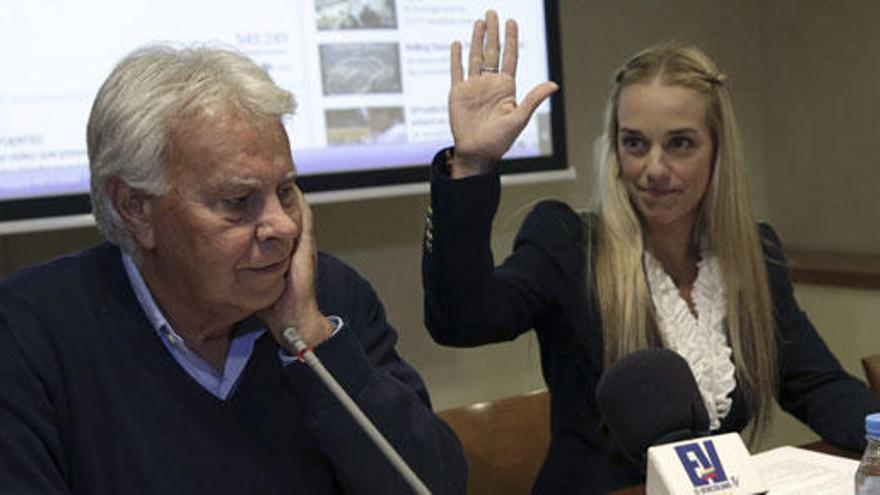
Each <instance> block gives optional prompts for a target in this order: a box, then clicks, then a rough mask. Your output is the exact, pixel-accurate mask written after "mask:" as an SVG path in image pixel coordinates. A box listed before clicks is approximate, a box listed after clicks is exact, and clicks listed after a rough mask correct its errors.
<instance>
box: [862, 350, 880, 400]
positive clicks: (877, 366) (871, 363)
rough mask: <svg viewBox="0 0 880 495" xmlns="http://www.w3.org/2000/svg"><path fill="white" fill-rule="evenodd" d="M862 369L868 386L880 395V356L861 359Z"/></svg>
mask: <svg viewBox="0 0 880 495" xmlns="http://www.w3.org/2000/svg"><path fill="white" fill-rule="evenodd" d="M862 368H864V370H865V378H867V379H868V386H870V387H871V390H873V391H874V392H876V393H880V354H873V355H871V356H866V357H863V358H862Z"/></svg>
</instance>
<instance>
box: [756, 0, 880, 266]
mask: <svg viewBox="0 0 880 495" xmlns="http://www.w3.org/2000/svg"><path fill="white" fill-rule="evenodd" d="M763 17H764V21H763V22H764V26H765V33H766V34H765V36H766V45H765V47H764V50H765V52H766V57H767V60H768V61H772V63H769V64H767V67H766V70H765V77H766V81H767V83H766V90H767V91H766V96H765V98H764V101H765V104H766V108H767V119H766V136H765V140H766V142H767V143H768V146H767V148H766V150H767V152H766V155H765V157H766V159H765V163H766V167H767V170H768V178H769V180H770V185H771V191H772V194H771V195H770V196H769V198H768V199H769V204H770V212H771V215H772V217H773V220H774V223H775V224H776V226H777V228H778V229H779V231H780V233H781V235H782V236H783V237H782V238H783V240H784V241H786V242H787V243H788V244H789V245H792V246H798V247H801V248H812V249H818V250H825V251H851V252H863V253H872V254H878V253H880V207H878V206H877V192H878V187H880V146H878V142H880V138H878V132H880V91H878V88H880V69H878V64H877V61H878V60H880V2H876V1H873V0H842V1H837V2H826V1H819V0H808V1H804V0H773V1H769V2H765V3H764V16H763Z"/></svg>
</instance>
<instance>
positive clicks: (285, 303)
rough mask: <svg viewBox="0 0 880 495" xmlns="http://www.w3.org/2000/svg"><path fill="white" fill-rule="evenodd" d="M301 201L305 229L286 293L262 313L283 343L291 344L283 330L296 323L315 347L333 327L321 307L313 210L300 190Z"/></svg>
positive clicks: (306, 339) (291, 266) (292, 263)
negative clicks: (317, 288)
mask: <svg viewBox="0 0 880 495" xmlns="http://www.w3.org/2000/svg"><path fill="white" fill-rule="evenodd" d="M297 200H298V202H299V210H300V214H301V215H302V231H301V232H300V236H299V239H297V241H296V245H295V246H294V248H293V255H292V256H291V259H290V268H289V269H288V272H287V276H286V283H285V286H284V292H283V293H282V294H281V297H280V298H279V299H278V300H277V301H276V302H275V304H273V305H272V306H271V307H269V308H267V309H265V310H263V311H261V312H260V313H259V314H258V316H259V317H260V318H262V319H263V321H265V322H266V323H267V324H268V325H269V329H270V330H271V331H272V334H273V335H274V336H275V340H277V341H278V342H279V343H280V344H281V345H282V346H284V347H287V344H286V342H285V340H284V339H283V338H282V333H283V332H284V329H286V328H287V327H291V326H292V327H295V328H296V329H297V331H298V332H299V334H300V336H302V338H303V340H304V341H305V342H306V344H308V345H309V346H312V347H315V346H317V345H318V344H320V343H321V342H323V341H325V340H326V339H327V338H328V337H329V336H330V334H331V333H332V332H333V326H332V324H331V323H330V322H329V321H327V318H326V317H325V316H324V315H323V314H322V313H321V310H320V309H319V308H318V300H317V297H316V294H315V272H316V270H317V264H318V250H317V248H316V247H315V235H314V224H313V222H312V210H311V208H309V205H308V203H306V200H305V195H304V194H303V193H302V191H300V190H299V189H297Z"/></svg>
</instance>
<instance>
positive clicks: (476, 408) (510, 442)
mask: <svg viewBox="0 0 880 495" xmlns="http://www.w3.org/2000/svg"><path fill="white" fill-rule="evenodd" d="M438 415H439V416H440V417H441V418H442V419H443V420H444V421H446V423H447V424H449V426H450V427H452V429H453V430H455V432H456V433H457V434H458V438H459V439H460V440H461V443H462V446H463V447H464V453H465V457H467V460H468V467H469V477H468V493H469V494H471V495H484V494H486V495H490V494H491V495H494V494H498V493H503V494H509V495H516V494H523V495H526V494H529V493H531V490H532V485H533V484H534V483H535V478H536V477H537V476H538V471H539V470H540V469H541V465H542V464H543V463H544V458H545V457H546V456H547V449H548V446H549V445H550V396H549V394H548V393H547V391H546V390H539V391H535V392H531V393H528V394H523V395H517V396H513V397H506V398H503V399H498V400H494V401H490V402H481V403H477V404H472V405H469V406H464V407H459V408H455V409H447V410H446V411H440V412H439V413H438Z"/></svg>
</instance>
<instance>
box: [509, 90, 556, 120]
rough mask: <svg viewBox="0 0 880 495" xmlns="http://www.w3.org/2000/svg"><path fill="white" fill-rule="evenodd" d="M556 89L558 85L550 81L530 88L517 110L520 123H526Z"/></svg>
mask: <svg viewBox="0 0 880 495" xmlns="http://www.w3.org/2000/svg"><path fill="white" fill-rule="evenodd" d="M558 89H559V85H558V84H556V83H555V82H552V81H547V82H542V83H541V84H539V85H537V86H535V87H534V88H532V90H531V91H529V93H528V94H527V95H526V96H525V98H523V101H522V102H521V103H520V104H519V107H518V108H517V111H518V112H520V115H519V118H520V119H521V120H522V122H523V123H525V122H528V120H529V118H531V116H532V113H534V111H535V109H537V108H538V105H540V104H541V102H543V101H544V100H546V99H547V98H549V97H550V95H552V94H553V93H555V92H556V91H557V90H558Z"/></svg>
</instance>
